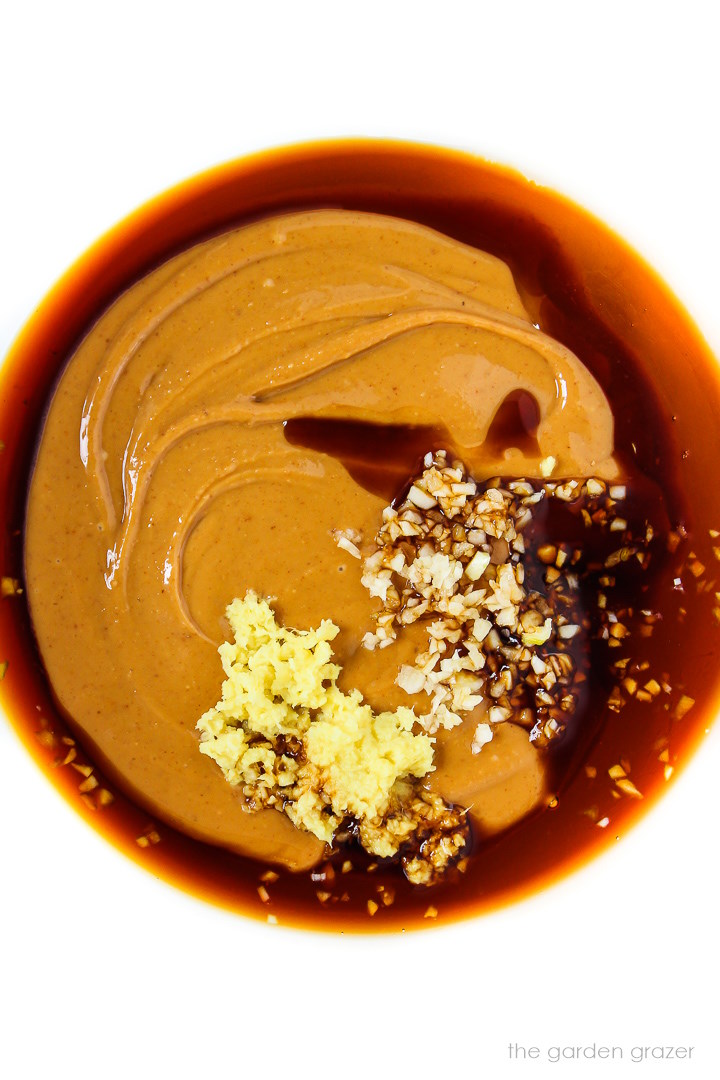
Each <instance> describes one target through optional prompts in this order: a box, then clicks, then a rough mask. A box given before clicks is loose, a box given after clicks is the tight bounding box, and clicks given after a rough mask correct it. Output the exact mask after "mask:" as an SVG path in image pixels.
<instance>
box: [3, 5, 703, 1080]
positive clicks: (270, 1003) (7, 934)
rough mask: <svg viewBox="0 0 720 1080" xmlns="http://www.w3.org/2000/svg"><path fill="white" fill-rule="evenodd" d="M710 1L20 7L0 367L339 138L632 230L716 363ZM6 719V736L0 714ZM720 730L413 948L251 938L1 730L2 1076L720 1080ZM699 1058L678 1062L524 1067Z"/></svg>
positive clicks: (10, 56) (9, 131) (7, 88)
mask: <svg viewBox="0 0 720 1080" xmlns="http://www.w3.org/2000/svg"><path fill="white" fill-rule="evenodd" d="M712 8H713V5H711V4H710V3H709V2H708V3H693V2H687V0H686V2H684V3H683V4H681V5H675V4H673V5H670V4H663V3H661V2H655V3H639V2H636V3H631V2H628V0H626V2H625V3H613V2H607V0H605V2H604V3H602V4H598V3H567V4H566V3H552V2H549V0H548V2H545V3H541V2H540V0H536V2H534V3H523V2H518V0H515V2H513V3H506V4H503V3H500V2H498V0H494V2H492V3H485V2H476V3H474V4H463V3H457V2H456V3H453V2H448V0H445V2H443V3H439V2H437V0H435V2H434V3H432V4H425V3H421V2H419V0H415V2H412V3H392V2H391V0H385V2H383V3H375V2H371V0H363V2H362V3H358V4H354V5H349V4H343V3H340V2H335V3H331V4H321V3H312V2H308V3H302V2H300V0H296V2H295V3H292V4H285V3H282V2H280V0H276V2H275V3H273V4H271V5H270V4H268V5H265V6H263V7H262V9H261V6H260V5H259V4H258V5H247V6H245V5H243V3H242V2H241V0H236V2H235V3H228V4H222V3H216V2H213V0H202V2H198V0H196V2H194V3H193V4H186V3H182V2H176V3H167V4H165V3H162V4H161V3H151V2H149V0H145V3H136V2H134V0H123V3H114V4H100V3H94V4H80V3H75V2H68V0H65V2H64V3H57V4H52V5H50V4H38V3H27V2H26V3H24V4H20V3H14V4H12V6H11V7H10V8H9V9H5V11H4V14H3V16H2V20H1V24H0V53H1V55H0V352H4V351H5V349H6V348H7V346H8V345H9V344H10V341H11V339H12V337H13V336H14V334H15V333H16V332H17V330H18V329H19V327H20V325H21V323H22V322H23V320H24V319H25V318H26V317H27V316H28V315H29V314H30V312H31V311H32V309H33V306H34V305H35V304H36V303H37V301H38V300H39V299H40V298H41V296H42V295H43V293H44V292H45V291H46V289H47V288H48V287H49V286H50V285H51V284H52V283H53V281H54V280H55V278H56V277H57V276H58V275H59V274H60V273H61V272H62V271H63V269H65V267H66V266H67V265H68V263H69V262H70V261H72V259H73V258H74V257H75V256H77V255H78V254H79V253H80V252H81V251H82V250H83V249H84V248H85V247H86V246H87V245H88V244H89V243H90V242H91V241H93V240H94V239H95V238H96V236H97V235H98V234H99V233H101V232H102V231H104V230H105V229H106V228H107V227H108V226H110V225H111V224H113V223H114V222H115V221H116V220H117V219H118V218H119V217H121V216H122V215H124V214H125V213H126V212H128V211H129V210H131V209H133V208H134V207H135V206H136V205H137V204H138V203H139V202H141V201H143V200H145V199H146V198H148V197H149V196H151V195H153V194H155V193H156V192H158V191H160V190H162V189H163V188H165V187H167V186H169V185H171V184H173V183H175V182H176V181H178V180H179V179H181V178H183V177H185V176H187V175H189V174H192V173H193V172H195V171H198V170H200V169H202V168H205V167H207V166H209V165H212V164H215V163H217V162H221V161H223V160H226V159H228V158H230V157H234V156H237V155H239V154H242V153H244V152H246V151H252V150H257V149H263V148H266V147H268V146H272V145H278V144H281V143H283V142H288V141H297V140H300V139H303V138H308V137H320V136H332V135H387V136H396V137H407V138H414V139H420V140H424V141H429V142H437V143H441V144H445V145H450V146H454V147H458V148H461V149H470V150H473V151H476V152H478V153H481V154H482V155H484V156H486V157H489V158H491V159H494V160H498V161H501V162H505V163H507V164H511V165H514V166H516V167H518V168H520V169H521V170H522V171H523V172H525V173H526V174H527V175H530V176H531V177H533V178H534V179H537V180H539V181H542V182H545V183H549V184H550V185H553V186H555V187H557V188H559V189H560V190H562V191H564V192H565V193H567V194H569V195H570V196H572V197H574V198H576V199H577V200H579V201H581V202H583V203H584V204H585V205H586V206H588V207H589V208H590V209H592V210H594V211H595V212H597V213H598V214H599V215H600V216H601V217H603V218H604V219H605V220H606V221H608V222H609V223H610V224H611V225H613V226H614V227H615V228H616V229H617V230H618V231H619V232H620V233H622V234H623V235H625V236H626V237H627V238H628V239H630V241H631V242H632V243H634V245H635V246H636V247H637V248H639V249H640V250H641V251H642V252H643V253H644V254H645V255H646V256H647V257H648V258H649V259H650V261H651V262H652V263H653V264H654V265H655V266H656V267H657V268H658V269H659V270H660V271H661V273H662V274H663V275H664V276H665V277H666V279H667V280H668V281H669V283H670V284H671V285H672V287H673V288H674V289H675V291H676V292H677V293H678V294H679V295H680V297H681V298H682V299H683V300H684V301H685V303H686V304H687V306H688V307H689V309H690V311H691V313H692V314H693V315H694V317H695V318H696V319H697V321H698V322H699V324H700V325H701V327H702V328H703V331H704V333H705V335H706V337H707V339H708V340H709V342H710V344H711V345H712V346H713V347H714V349H715V351H716V352H718V353H720V309H719V307H718V286H719V285H720V280H719V275H718V269H717V249H718V245H719V244H720V213H719V210H718V206H719V205H720V204H719V197H718V180H717V163H718V161H717V159H718V151H717V141H718V139H717V132H718V118H717V112H718V105H719V104H720V95H719V92H718V91H719V82H720V80H719V77H718V59H717V40H718V37H717V32H716V30H715V27H714V25H713V22H714V20H713V19H712V18H711V15H710V12H711V10H712ZM0 719H1V718H0ZM719 768H720V738H719V737H718V730H717V725H716V727H715V729H714V730H713V731H712V732H711V733H710V735H709V736H708V738H707V740H706V743H705V746H704V747H703V749H702V751H701V753H699V754H698V755H696V758H695V759H694V761H693V762H692V764H691V766H690V767H689V768H688V769H687V770H686V772H685V773H684V774H683V775H682V776H681V777H680V778H679V780H678V781H677V783H675V784H674V785H673V786H672V787H671V789H670V790H669V792H668V794H667V795H666V797H665V799H664V800H663V802H662V804H661V805H660V806H658V807H657V808H656V809H655V810H654V811H653V812H652V813H651V814H650V815H649V817H648V818H647V820H646V821H644V822H643V823H641V824H640V825H639V826H638V827H637V828H635V830H634V831H633V832H632V833H631V834H630V835H629V836H628V837H627V838H625V839H623V840H622V841H621V842H620V843H619V844H618V846H617V848H615V849H614V850H613V851H611V852H610V853H609V854H607V855H605V856H604V857H603V858H601V859H600V860H599V861H597V862H596V863H595V864H593V865H592V866H590V867H587V868H586V869H585V870H583V871H581V872H580V873H578V874H576V875H575V876H574V877H572V878H570V879H567V880H565V881H563V882H562V883H561V884H560V885H559V886H557V887H555V888H553V889H551V890H550V891H548V892H546V893H544V894H542V895H540V896H537V897H535V898H534V899H532V900H530V901H527V902H525V903H523V904H520V905H518V906H516V907H513V908H510V909H507V910H504V911H501V912H499V913H498V914H496V915H493V916H490V917H486V918H483V919H481V920H477V921H475V922H474V923H465V924H460V925H457V926H455V927H454V928H450V929H447V930H436V931H431V932H424V933H421V934H414V935H405V936H402V937H401V936H398V937H378V938H347V937H343V938H340V937H337V938H334V937H329V936H318V935H303V934H296V933H294V932H291V931H283V930H281V929H274V928H265V927H263V926H260V925H258V924H255V923H247V922H245V921H244V920H242V919H241V918H239V917H234V916H230V915H226V914H223V913H221V912H219V911H216V910H214V909H212V908H209V907H206V906H205V905H203V904H201V903H200V902H198V901H195V900H193V899H192V898H189V897H187V896H185V895H182V894H180V893H178V892H175V891H174V890H172V889H171V888H170V887H168V886H165V885H163V884H161V883H158V882H156V881H154V880H153V879H152V878H151V877H150V876H148V875H145V874H143V873H142V872H141V871H140V870H138V869H137V868H136V867H135V866H134V865H132V864H130V863H128V862H126V861H125V860H124V859H122V858H121V857H120V856H119V855H117V854H116V853H115V852H114V851H113V850H112V849H110V847H109V846H108V845H107V844H106V843H105V842H104V841H103V840H101V839H100V837H98V836H96V835H95V834H94V833H92V832H91V831H90V830H89V829H88V828H87V827H86V826H85V825H84V824H83V823H82V822H81V821H80V820H79V818H77V817H76V816H75V815H74V813H73V812H72V811H71V810H70V809H69V808H68V807H67V806H66V805H65V804H64V803H63V802H62V801H61V799H60V798H59V796H57V795H56V794H55V792H54V791H53V790H52V789H51V788H50V787H49V785H48V784H47V782H46V781H45V780H44V779H43V778H42V776H41V775H40V773H39V772H38V770H37V769H36V767H35V766H34V765H33V763H32V762H31V761H30V759H29V758H28V756H27V755H26V753H25V752H24V751H23V749H22V747H21V746H20V744H19V742H18V740H17V738H16V737H15V735H14V734H13V732H12V731H11V730H10V729H9V727H8V726H7V725H6V724H4V723H2V724H0V829H1V830H2V832H1V837H0V844H1V852H2V871H1V874H2V877H1V885H0V925H1V927H2V930H1V932H0V943H1V944H0V956H1V961H0V997H1V998H2V1000H1V1001H0V1029H1V1030H0V1074H2V1075H4V1076H7V1077H8V1078H12V1080H23V1078H25V1077H28V1078H31V1077H32V1078H34V1077H40V1076H43V1075H52V1076H54V1077H62V1078H64V1077H73V1076H77V1075H81V1074H83V1075H88V1076H101V1077H104V1078H107V1080H111V1078H114V1077H140V1078H144V1077H166V1076H167V1077H186V1076H188V1077H190V1076H192V1077H195V1076H202V1077H203V1078H205V1080H210V1078H213V1080H214V1078H215V1077H223V1078H224V1077H232V1078H235V1077H237V1078H241V1077H246V1076H247V1077H250V1076H253V1077H255V1076H257V1077H269V1078H271V1080H273V1078H275V1077H280V1076H287V1077H293V1078H294V1077H304V1076H318V1077H322V1076H334V1077H339V1078H341V1080H342V1078H345V1077H348V1078H353V1077H356V1076H368V1077H373V1078H380V1080H384V1078H385V1077H394V1076H396V1075H398V1074H399V1073H401V1074H402V1075H403V1076H404V1077H426V1076H438V1075H441V1076H447V1077H458V1078H465V1077H491V1078H493V1080H494V1078H504V1077H506V1076H507V1077H511V1076H522V1077H525V1076H528V1077H536V1078H540V1077H544V1076H545V1075H548V1076H554V1075H558V1074H560V1075H565V1076H570V1075H572V1076H573V1077H581V1078H582V1077H585V1076H588V1077H595V1076H606V1075H610V1074H612V1075H613V1076H614V1075H625V1074H626V1073H627V1074H632V1075H635V1074H637V1075H640V1076H653V1077H654V1076H656V1075H658V1076H659V1075H661V1074H662V1076H664V1077H665V1076H673V1077H686V1076H698V1077H701V1078H705V1077H711V1076H713V1075H718V1073H717V1069H718V1067H719V1066H720V1031H719V1030H718V1023H717V1007H718V993H717V979H718V975H717V972H718V962H719V960H720V955H719V953H720V950H719V947H718V930H717V919H718V914H717V913H718V903H719V900H720V897H719V895H718V894H719V889H718V871H717V851H718V843H717V825H716V819H717V797H716V795H715V794H714V792H715V791H716V790H717V786H716V785H717V774H718V770H719ZM511 1041H512V1042H515V1041H517V1042H519V1043H522V1044H524V1045H526V1046H528V1045H532V1044H535V1045H537V1046H538V1047H540V1048H545V1047H547V1046H550V1045H569V1044H576V1045H577V1044H588V1043H592V1042H597V1043H606V1044H616V1045H620V1046H623V1047H624V1048H625V1050H626V1055H627V1054H628V1052H629V1049H630V1048H631V1047H632V1046H634V1045H638V1044H644V1045H657V1044H665V1045H670V1044H685V1045H693V1046H695V1047H696V1050H695V1051H694V1053H693V1060H692V1061H691V1062H690V1063H687V1062H685V1063H680V1062H666V1063H665V1062H657V1063H653V1062H649V1063H644V1064H631V1063H630V1062H629V1061H628V1060H627V1059H626V1061H625V1062H624V1063H622V1064H619V1063H617V1062H616V1063H615V1064H612V1065H611V1064H609V1063H608V1062H603V1061H591V1062H589V1063H586V1064H584V1065H582V1064H581V1065H580V1066H577V1065H573V1064H570V1063H566V1064H565V1063H560V1064H556V1065H550V1064H547V1063H545V1064H543V1063H542V1062H526V1063H525V1064H523V1063H522V1062H510V1061H509V1060H508V1051H507V1044H508V1043H509V1042H511Z"/></svg>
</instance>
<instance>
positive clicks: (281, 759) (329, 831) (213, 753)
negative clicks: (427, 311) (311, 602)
mask: <svg viewBox="0 0 720 1080" xmlns="http://www.w3.org/2000/svg"><path fill="white" fill-rule="evenodd" d="M227 617H228V620H229V622H230V626H231V628H232V631H233V635H234V638H235V640H234V641H233V642H225V643H224V644H223V645H221V646H220V650H219V651H220V657H221V660H222V665H223V670H224V671H225V675H226V676H227V678H226V680H225V682H224V683H223V687H222V698H221V699H220V701H219V702H218V703H217V705H216V706H215V707H214V708H212V709H209V710H208V712H206V713H205V714H204V715H203V716H202V717H201V718H200V720H199V721H198V724H197V727H198V729H199V730H200V732H201V733H202V735H201V743H200V751H201V753H203V754H206V755H207V756H208V757H210V758H212V759H213V760H214V761H216V762H217V764H218V765H219V766H220V768H221V769H222V771H223V773H224V775H225V778H226V779H227V780H228V781H229V782H230V783H231V784H237V785H242V786H243V789H244V793H245V794H246V797H247V798H248V799H249V800H250V802H251V806H252V805H253V804H254V805H256V806H257V807H258V808H259V807H260V806H276V807H277V808H278V809H282V810H284V811H285V813H286V814H287V815H288V817H289V818H290V819H291V821H293V822H294V824H296V825H297V826H299V827H302V828H305V829H307V830H308V831H309V832H312V833H314V835H315V836H317V837H318V838H319V839H321V840H324V841H326V842H327V843H329V842H331V841H332V839H333V835H334V833H335V830H336V828H337V827H338V825H339V824H340V822H341V821H342V820H343V819H344V818H347V817H353V818H355V819H356V820H357V821H358V822H359V823H360V825H361V826H362V825H363V823H366V824H369V823H373V825H375V824H378V825H379V823H380V819H381V818H382V816H383V814H384V813H385V811H386V810H387V809H388V806H389V803H390V797H391V793H393V787H394V785H395V783H396V781H398V780H399V779H400V778H402V777H408V776H410V777H422V776H425V775H426V774H427V773H428V772H430V771H431V770H432V768H433V764H432V761H433V741H432V739H430V738H429V737H428V736H427V735H424V734H420V735H415V734H413V732H412V727H413V724H414V723H415V715H414V713H413V712H412V710H411V709H408V708H402V707H401V708H399V709H398V710H397V711H396V712H383V713H377V714H376V713H373V711H372V709H371V708H370V706H369V705H367V704H363V701H362V696H361V694H360V692H359V691H357V690H353V691H352V692H351V693H349V694H344V693H343V692H342V691H341V690H340V689H339V688H338V686H337V678H338V676H339V674H340V667H339V666H338V665H337V664H335V663H333V662H332V649H331V646H330V642H331V641H332V640H333V639H334V638H335V636H336V635H337V634H338V627H337V626H335V625H334V623H332V622H330V621H328V620H323V622H322V623H321V624H320V626H319V627H318V628H317V629H314V630H293V629H291V628H288V627H283V626H278V624H277V622H276V620H275V614H274V612H273V610H272V608H271V607H270V605H269V604H268V603H267V601H266V600H262V599H260V598H258V597H257V596H256V595H255V593H253V592H248V594H247V595H246V596H245V598H244V599H242V600H240V599H238V600H234V601H233V602H232V603H231V604H230V606H229V608H228V609H227ZM410 831H412V829H410ZM397 846H398V845H397V844H396V845H395V850H397ZM383 854H392V851H391V850H389V849H388V850H387V851H383Z"/></svg>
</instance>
